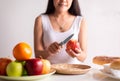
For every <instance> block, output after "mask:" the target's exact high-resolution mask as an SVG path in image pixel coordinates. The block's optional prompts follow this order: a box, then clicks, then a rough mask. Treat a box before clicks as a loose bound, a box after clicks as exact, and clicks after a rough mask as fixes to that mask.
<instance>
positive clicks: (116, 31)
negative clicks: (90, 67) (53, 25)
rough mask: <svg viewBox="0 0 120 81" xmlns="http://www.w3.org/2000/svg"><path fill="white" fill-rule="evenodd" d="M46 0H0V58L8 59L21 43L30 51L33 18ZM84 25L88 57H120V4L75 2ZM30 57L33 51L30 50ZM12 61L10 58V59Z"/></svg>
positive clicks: (98, 0) (116, 1)
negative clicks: (86, 34)
mask: <svg viewBox="0 0 120 81" xmlns="http://www.w3.org/2000/svg"><path fill="white" fill-rule="evenodd" d="M47 1H48V0H0V57H11V58H13V56H12V50H13V47H14V46H15V45H16V44H17V43H18V42H21V41H25V42H27V43H29V44H30V45H31V47H32V48H33V28H34V20H35V18H36V17H37V16H38V15H39V14H41V13H44V12H45V9H46V6H47ZM79 3H80V7H81V10H82V14H83V16H84V17H85V18H86V20H87V25H88V57H87V59H86V61H85V62H86V63H88V64H91V63H92V58H93V57H94V56H97V55H108V56H119V54H120V36H119V35H120V5H119V3H120V0H79ZM33 57H34V50H33ZM13 59H14V58H13Z"/></svg>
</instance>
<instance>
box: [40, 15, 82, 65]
mask: <svg viewBox="0 0 120 81" xmlns="http://www.w3.org/2000/svg"><path fill="white" fill-rule="evenodd" d="M41 18H42V25H43V43H44V46H45V48H47V47H48V46H49V45H50V44H51V43H53V42H55V41H56V42H61V41H63V40H64V39H65V38H67V37H68V36H69V35H71V34H73V33H74V36H73V37H72V39H76V40H78V34H79V32H80V22H81V20H82V17H81V16H76V18H75V20H74V22H73V24H72V26H71V28H70V29H69V30H68V31H65V32H57V31H55V30H54V29H53V27H52V24H51V22H50V19H49V16H48V15H41ZM65 49H66V44H65V45H64V46H63V48H62V49H61V51H60V52H59V53H58V54H56V55H53V56H50V57H48V58H47V59H48V60H50V62H51V63H52V64H56V63H69V64H73V63H74V64H78V63H81V62H80V61H78V60H77V59H76V58H72V57H71V56H69V55H68V54H67V52H66V51H65Z"/></svg>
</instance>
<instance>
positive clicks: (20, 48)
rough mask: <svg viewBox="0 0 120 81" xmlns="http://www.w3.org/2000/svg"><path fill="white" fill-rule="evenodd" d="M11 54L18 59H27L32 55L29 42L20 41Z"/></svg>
mask: <svg viewBox="0 0 120 81" xmlns="http://www.w3.org/2000/svg"><path fill="white" fill-rule="evenodd" d="M13 56H14V57H15V59H16V60H18V61H23V60H28V59H30V58H31V56H32V48H31V47H30V45H29V44H27V43H25V42H20V43H18V44H17V45H16V46H15V47H14V48H13Z"/></svg>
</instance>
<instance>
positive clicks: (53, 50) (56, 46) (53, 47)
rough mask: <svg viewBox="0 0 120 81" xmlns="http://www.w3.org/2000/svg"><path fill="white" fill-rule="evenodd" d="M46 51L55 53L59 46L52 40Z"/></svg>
mask: <svg viewBox="0 0 120 81" xmlns="http://www.w3.org/2000/svg"><path fill="white" fill-rule="evenodd" d="M48 51H49V52H51V53H53V54H54V53H57V52H59V51H60V46H59V44H58V43H57V42H54V43H53V44H51V45H50V46H49V47H48Z"/></svg>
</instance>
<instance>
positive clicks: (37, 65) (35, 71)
mask: <svg viewBox="0 0 120 81" xmlns="http://www.w3.org/2000/svg"><path fill="white" fill-rule="evenodd" d="M42 68H43V64H42V61H41V59H40V58H32V59H29V60H26V63H25V69H26V71H27V74H28V75H40V74H42Z"/></svg>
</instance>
